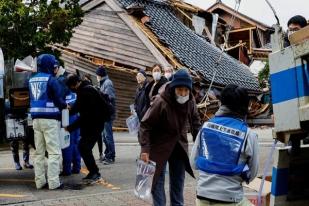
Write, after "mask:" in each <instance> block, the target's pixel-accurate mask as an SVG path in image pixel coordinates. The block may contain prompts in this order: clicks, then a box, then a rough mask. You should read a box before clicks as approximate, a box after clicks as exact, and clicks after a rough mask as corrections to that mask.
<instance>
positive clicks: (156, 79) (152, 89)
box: [146, 64, 167, 107]
mask: <svg viewBox="0 0 309 206" xmlns="http://www.w3.org/2000/svg"><path fill="white" fill-rule="evenodd" d="M152 77H153V80H152V81H151V82H150V83H149V84H148V86H147V89H146V95H147V96H148V107H149V105H150V102H151V100H152V98H153V97H154V96H156V95H157V94H158V93H159V89H160V88H161V87H162V85H164V84H165V83H166V82H167V79H166V78H165V77H164V76H162V67H161V66H160V65H159V64H156V65H154V66H153V69H152Z"/></svg>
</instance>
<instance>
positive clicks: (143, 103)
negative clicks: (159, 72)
mask: <svg viewBox="0 0 309 206" xmlns="http://www.w3.org/2000/svg"><path fill="white" fill-rule="evenodd" d="M136 80H137V83H138V86H137V89H136V94H135V100H134V109H135V112H136V114H137V117H138V119H139V120H140V121H141V120H142V118H143V116H144V114H145V113H146V111H147V109H148V107H147V98H146V95H145V92H146V88H147V85H148V81H147V74H146V72H145V71H144V70H140V71H139V72H138V73H137V75H136Z"/></svg>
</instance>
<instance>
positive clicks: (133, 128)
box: [126, 114, 140, 134]
mask: <svg viewBox="0 0 309 206" xmlns="http://www.w3.org/2000/svg"><path fill="white" fill-rule="evenodd" d="M126 123H127V126H128V129H129V133H130V134H137V133H138V130H139V126H140V123H139V119H138V117H137V115H136V114H132V115H131V116H130V117H129V118H128V119H127V120H126Z"/></svg>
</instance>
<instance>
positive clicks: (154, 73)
mask: <svg viewBox="0 0 309 206" xmlns="http://www.w3.org/2000/svg"><path fill="white" fill-rule="evenodd" d="M152 77H153V79H154V80H155V81H158V80H160V79H161V72H153V73H152Z"/></svg>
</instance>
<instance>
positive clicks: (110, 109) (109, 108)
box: [88, 85, 115, 122]
mask: <svg viewBox="0 0 309 206" xmlns="http://www.w3.org/2000/svg"><path fill="white" fill-rule="evenodd" d="M88 87H92V88H94V89H95V90H96V91H97V93H98V94H99V96H100V99H101V101H102V106H103V107H102V108H103V110H102V111H103V114H104V116H103V120H104V122H109V121H110V120H111V119H112V116H113V115H114V113H115V108H114V105H113V102H112V100H111V99H110V98H109V96H108V95H107V94H104V93H103V92H101V90H100V88H97V87H94V86H92V85H89V86H88Z"/></svg>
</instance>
